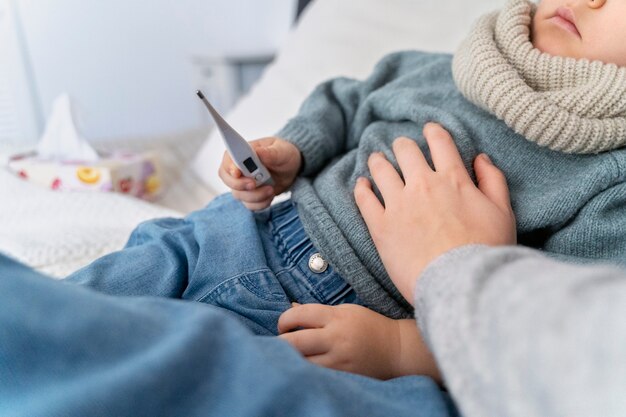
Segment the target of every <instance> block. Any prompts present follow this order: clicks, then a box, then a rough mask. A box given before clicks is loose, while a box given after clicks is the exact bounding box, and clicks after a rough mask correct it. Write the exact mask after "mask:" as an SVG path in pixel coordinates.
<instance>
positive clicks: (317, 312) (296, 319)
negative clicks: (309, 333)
mask: <svg viewBox="0 0 626 417" xmlns="http://www.w3.org/2000/svg"><path fill="white" fill-rule="evenodd" d="M332 315H333V308H332V307H331V306H326V305H322V304H302V305H298V306H296V307H293V308H290V309H289V310H287V311H285V312H284V313H283V314H281V316H280V317H279V318H278V333H279V334H282V333H286V332H289V331H292V330H296V329H297V328H298V327H304V328H306V329H310V328H319V327H324V326H325V325H326V324H327V323H328V322H329V321H330V319H331V318H332Z"/></svg>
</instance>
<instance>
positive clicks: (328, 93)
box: [276, 52, 428, 176]
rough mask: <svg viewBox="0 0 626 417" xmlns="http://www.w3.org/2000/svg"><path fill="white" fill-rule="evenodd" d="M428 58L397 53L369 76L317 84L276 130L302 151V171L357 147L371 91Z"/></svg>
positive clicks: (321, 165)
mask: <svg viewBox="0 0 626 417" xmlns="http://www.w3.org/2000/svg"><path fill="white" fill-rule="evenodd" d="M427 60H428V57H427V56H426V55H424V54H420V53H406V52H398V53H393V54H389V55H387V56H386V57H385V58H383V59H382V60H381V61H380V62H378V64H376V67H375V68H374V71H373V72H372V74H371V75H370V76H369V77H368V78H367V79H365V80H362V81H360V80H355V79H349V78H345V77H342V78H335V79H332V80H329V81H326V82H324V83H322V84H320V85H319V86H317V88H315V90H314V91H313V92H312V93H311V95H310V96H309V97H308V98H307V99H306V100H305V101H304V103H303V104H302V106H301V107H300V110H299V111H298V114H297V115H296V116H295V117H294V118H292V119H291V120H289V122H288V123H287V125H285V127H283V129H281V130H280V131H279V132H278V133H277V134H276V136H278V137H281V138H283V139H285V140H287V141H289V142H291V143H293V144H294V145H296V146H297V147H298V149H300V152H302V156H303V158H304V169H303V171H302V175H304V176H313V175H315V174H317V173H318V172H319V171H320V170H321V169H322V168H324V166H325V165H326V164H327V163H328V162H329V161H330V160H331V159H333V158H334V157H336V156H338V155H341V154H343V153H346V152H348V151H349V150H351V149H354V148H356V147H357V146H358V144H359V140H360V137H361V131H360V130H359V129H362V128H363V127H364V126H366V125H367V123H363V121H360V122H359V120H358V110H359V108H360V107H361V106H362V105H363V104H364V103H365V101H366V100H367V99H368V97H369V96H370V94H371V93H372V92H374V91H375V90H377V89H378V88H380V87H381V86H383V85H385V84H387V83H389V82H390V81H392V80H394V79H396V78H397V77H398V76H399V74H403V73H405V72H406V71H408V70H410V69H412V68H415V67H418V66H419V65H421V63H423V62H426V61H427Z"/></svg>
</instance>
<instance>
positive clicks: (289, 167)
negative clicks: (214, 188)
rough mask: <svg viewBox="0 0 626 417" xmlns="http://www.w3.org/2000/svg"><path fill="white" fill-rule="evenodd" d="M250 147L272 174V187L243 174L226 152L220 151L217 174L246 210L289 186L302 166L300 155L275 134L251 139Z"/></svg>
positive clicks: (264, 204)
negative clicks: (259, 184) (222, 155)
mask: <svg viewBox="0 0 626 417" xmlns="http://www.w3.org/2000/svg"><path fill="white" fill-rule="evenodd" d="M250 146H252V149H254V151H255V152H256V153H257V155H258V156H259V159H260V160H261V162H262V163H263V165H265V167H266V168H267V169H268V171H269V172H270V174H271V175H272V178H273V179H274V186H271V185H264V186H262V187H257V186H256V184H255V182H254V180H253V179H251V178H247V177H244V176H243V173H242V172H241V170H240V169H239V168H237V166H236V165H235V163H234V162H233V160H232V159H231V157H230V155H229V154H228V152H224V157H223V158H222V164H221V165H220V168H219V171H218V175H219V177H220V178H221V179H222V181H223V182H224V184H226V185H227V186H228V187H229V188H230V189H231V190H232V194H233V197H235V198H236V199H237V200H240V201H241V202H243V204H244V205H245V206H246V207H248V209H250V210H260V209H263V208H265V207H268V206H269V205H270V204H271V202H272V200H273V199H274V197H275V196H277V195H278V194H281V193H283V192H285V191H287V189H288V188H289V187H291V185H292V184H293V182H294V180H295V179H296V176H297V174H298V171H299V170H300V166H301V165H302V155H301V154H300V150H299V149H298V148H297V147H296V146H295V145H294V144H292V143H290V142H287V141H286V140H284V139H281V138H277V137H269V138H263V139H258V140H255V141H251V142H250Z"/></svg>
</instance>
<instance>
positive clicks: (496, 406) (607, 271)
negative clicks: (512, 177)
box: [415, 246, 626, 417]
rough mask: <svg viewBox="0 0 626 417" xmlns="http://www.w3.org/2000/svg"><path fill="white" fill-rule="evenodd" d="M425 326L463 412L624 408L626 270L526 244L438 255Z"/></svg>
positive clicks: (527, 413) (605, 412) (424, 302)
mask: <svg viewBox="0 0 626 417" xmlns="http://www.w3.org/2000/svg"><path fill="white" fill-rule="evenodd" d="M415 309H416V316H417V318H418V325H419V327H420V328H421V330H422V333H423V335H424V338H425V340H426V342H427V343H428V344H429V346H430V347H431V349H432V351H433V352H434V354H435V357H436V358H437V361H438V363H439V366H440V368H441V370H442V372H443V374H444V379H445V381H446V385H447V386H448V388H449V390H450V392H451V394H452V396H453V397H454V399H455V401H456V403H457V405H458V407H459V408H460V409H461V412H462V414H463V415H464V416H465V417H491V416H493V417H508V416H520V417H534V416H537V417H539V416H541V417H547V416H568V417H575V416H580V417H593V416H598V417H612V416H626V272H625V271H624V270H622V269H618V268H615V267H609V266H593V267H591V266H574V265H571V264H565V263H560V262H557V261H555V260H553V259H548V258H547V257H545V256H543V255H542V254H540V253H539V252H537V251H532V250H529V249H525V248H520V247H503V248H488V247H486V246H466V247H462V248H458V249H455V250H453V251H450V252H448V253H446V254H444V255H443V256H441V257H440V258H438V259H437V260H435V261H434V262H433V263H432V264H431V265H430V266H429V267H428V268H427V269H426V270H425V271H424V273H423V274H422V276H421V277H420V279H419V281H418V285H417V287H416V294H415Z"/></svg>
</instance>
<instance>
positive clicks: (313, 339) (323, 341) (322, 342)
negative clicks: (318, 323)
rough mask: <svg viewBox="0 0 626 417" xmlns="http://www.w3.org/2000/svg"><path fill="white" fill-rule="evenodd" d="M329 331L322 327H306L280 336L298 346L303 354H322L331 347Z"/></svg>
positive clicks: (295, 346)
mask: <svg viewBox="0 0 626 417" xmlns="http://www.w3.org/2000/svg"><path fill="white" fill-rule="evenodd" d="M326 333H327V332H325V331H323V330H320V329H304V330H298V331H295V332H291V333H283V334H281V335H280V336H278V337H280V338H281V339H283V340H286V341H287V342H288V343H289V344H290V345H291V346H293V347H294V348H296V349H297V350H298V351H299V352H300V353H301V354H302V355H303V356H314V355H321V354H324V353H326V352H328V351H330V348H331V345H332V343H331V341H330V340H329V338H328V337H327V335H326Z"/></svg>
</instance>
